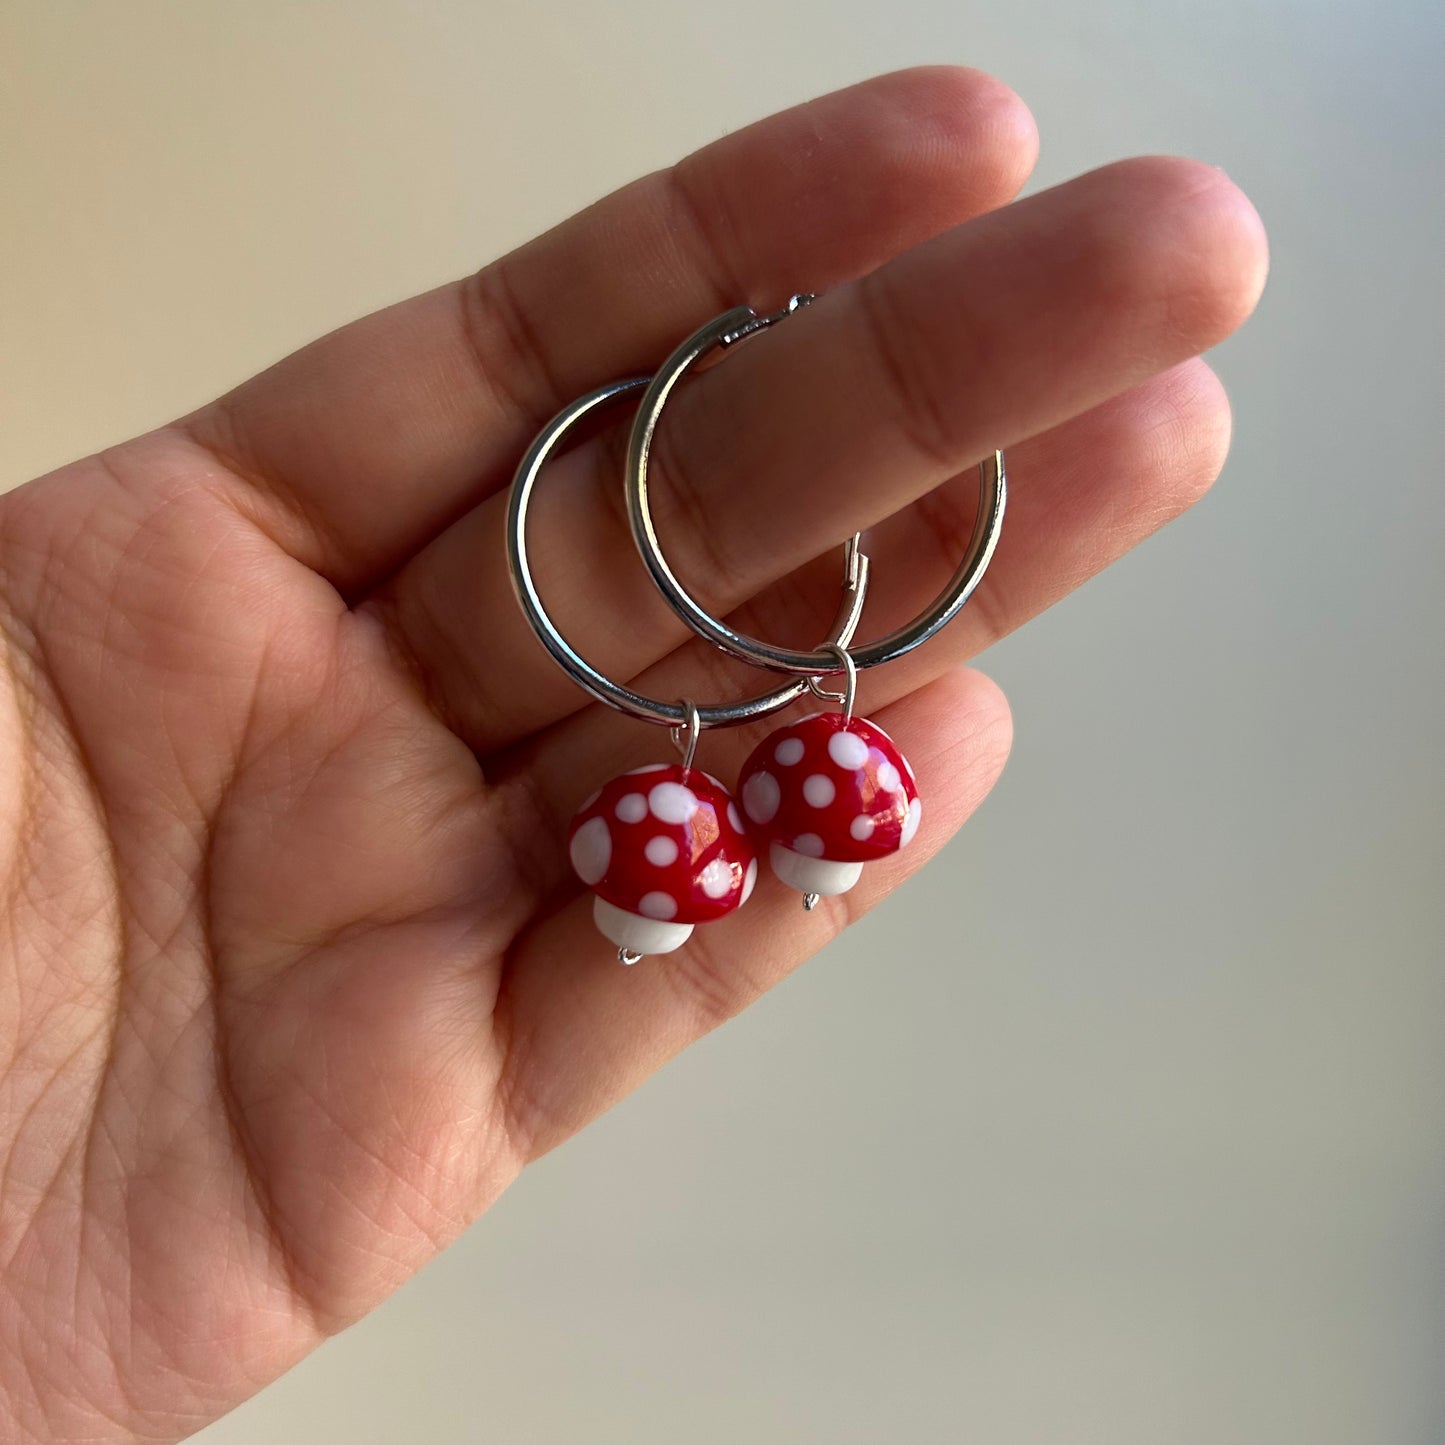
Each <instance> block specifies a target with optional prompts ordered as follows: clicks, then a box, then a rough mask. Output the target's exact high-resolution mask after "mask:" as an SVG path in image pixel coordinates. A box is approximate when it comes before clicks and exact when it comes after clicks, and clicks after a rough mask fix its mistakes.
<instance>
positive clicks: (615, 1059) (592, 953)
mask: <svg viewBox="0 0 1445 1445" xmlns="http://www.w3.org/2000/svg"><path fill="white" fill-rule="evenodd" d="M874 718H875V720H876V721H877V722H878V723H879V725H880V726H882V727H883V728H885V729H887V731H888V732H890V733H891V734H892V735H893V736H894V737H895V738H897V739H898V740H899V742H900V745H901V746H902V747H903V749H904V751H905V752H906V753H907V755H908V758H909V761H910V762H911V763H912V765H913V768H914V772H915V773H916V774H917V777H918V784H919V793H920V796H921V797H922V798H923V800H924V812H923V822H922V826H921V827H920V829H919V832H918V835H917V837H916V838H915V839H914V840H913V842H912V844H911V845H910V846H909V847H908V848H907V849H906V850H904V851H903V852H901V853H898V854H896V855H894V856H893V857H892V858H889V859H886V860H883V861H880V862H877V863H870V864H869V865H868V866H867V867H866V868H865V869H864V872H863V877H862V879H861V880H860V882H859V883H858V884H857V886H856V887H855V888H854V889H853V890H852V891H851V892H849V893H846V894H843V895H841V896H840V897H837V898H832V899H824V900H822V902H821V903H820V905H819V907H818V908H817V909H816V910H815V911H813V912H811V913H805V912H804V911H803V909H802V908H801V907H800V906H799V900H798V895H797V893H795V892H792V891H790V890H788V889H786V888H784V886H783V885H782V884H780V883H778V882H777V881H776V880H775V879H773V878H771V877H770V876H768V875H767V870H766V868H764V870H763V876H762V877H761V878H760V879H759V881H758V886H757V891H756V893H755V894H754V896H753V897H752V899H751V900H750V901H749V903H748V906H747V907H746V908H745V909H742V910H741V911H740V912H738V913H737V914H734V915H733V916H731V917H729V918H727V919H723V920H721V921H720V922H717V923H712V924H708V925H707V926H706V927H700V928H699V929H698V930H697V931H696V932H695V933H694V934H693V936H692V938H691V939H690V940H689V942H688V943H687V944H686V945H685V946H684V947H683V948H682V949H680V950H679V951H678V952H676V953H673V954H667V955H664V956H661V957H655V958H647V959H644V960H643V961H642V962H641V963H640V964H639V965H637V966H636V967H634V968H621V967H618V966H617V965H616V964H615V963H613V962H612V961H611V959H610V956H609V955H610V949H609V947H608V945H607V944H606V943H605V942H604V941H603V940H602V939H601V938H600V936H599V935H598V933H597V931H596V929H595V928H594V927H593V923H592V909H591V898H590V896H586V897H581V898H578V899H575V900H574V901H572V902H571V903H569V904H568V905H567V906H565V907H564V908H562V909H561V910H560V911H559V912H557V913H555V914H553V915H552V916H551V917H549V918H547V919H545V920H544V921H543V922H541V923H539V924H538V925H537V926H536V927H535V928H533V929H532V930H530V931H529V932H528V933H526V934H524V935H522V937H521V938H520V939H519V940H518V941H517V944H516V945H515V947H514V949H513V951H512V956H511V958H510V960H509V962H508V967H507V973H506V976H505V978H504V980H503V983H502V991H501V994H500V996H499V998H498V1000H497V1021H498V1024H499V1025H500V1026H501V1028H502V1029H503V1030H504V1032H503V1035H502V1036H503V1038H504V1039H505V1040H506V1041H507V1059H506V1066H505V1072H504V1075H503V1079H502V1094H501V1097H502V1099H503V1101H504V1106H505V1108H506V1113H507V1122H508V1130H509V1134H510V1137H511V1140H512V1143H513V1146H514V1148H515V1149H516V1151H517V1154H518V1155H519V1161H518V1162H519V1163H524V1162H527V1161H529V1160H531V1159H534V1158H536V1157H537V1156H538V1155H540V1154H544V1153H546V1152H547V1150H549V1149H552V1148H555V1147H556V1146H557V1145H558V1144H560V1143H561V1142H562V1141H563V1140H564V1139H567V1138H568V1137H570V1136H571V1135H572V1134H574V1133H576V1132H577V1131H578V1130H579V1129H581V1128H582V1127H583V1126H584V1125H585V1124H587V1123H588V1122H590V1121H591V1120H592V1119H594V1118H596V1117H597V1116H598V1115H599V1114H601V1113H602V1112H603V1111H604V1110H606V1109H608V1108H610V1107H611V1106H612V1105H613V1104H614V1103H616V1102H617V1101H618V1100H619V1099H620V1098H622V1097H623V1096H624V1095H626V1094H627V1093H629V1092H630V1091H631V1090H632V1089H634V1088H636V1087H637V1085H638V1084H640V1083H641V1082H642V1081H643V1080H644V1079H645V1078H647V1076H648V1075H649V1074H651V1073H653V1072H654V1071H655V1070H656V1069H658V1068H659V1067H660V1066H661V1065H662V1064H664V1063H665V1062H666V1061H667V1060H668V1059H670V1058H671V1057H672V1056H673V1055H674V1054H677V1053H680V1052H681V1051H682V1050H683V1049H685V1048H686V1047H687V1046H688V1045H689V1044H691V1043H693V1042H694V1041H695V1040H696V1039H698V1038H701V1037H702V1035H703V1034H705V1033H708V1032H709V1031H710V1030H712V1029H714V1028H716V1027H717V1026H718V1025H719V1024H721V1023H723V1022H725V1021H726V1020H727V1019H729V1018H731V1017H732V1016H733V1015H734V1014H736V1013H739V1012H741V1010H742V1009H744V1008H746V1007H747V1005H748V1004H750V1003H752V1002H753V1001H754V1000H755V999H756V998H758V997H760V996H761V995H762V994H764V993H766V992H767V991H768V989H770V988H772V987H773V985H774V984H776V983H778V982H779V981H780V980H782V979H783V978H784V977H786V975H787V974H789V973H790V972H791V971H792V970H793V969H794V968H796V967H797V966H798V965H799V964H800V963H802V962H803V961H804V960H805V959H807V958H808V957H810V956H811V955H812V954H814V953H816V952H817V951H818V950H819V949H820V948H822V947H823V946H824V945H825V944H827V943H829V942H830V941H831V940H832V939H833V938H835V937H837V935H838V934H839V933H841V932H842V931H843V930H844V929H845V928H846V927H848V925H849V924H850V923H853V922H855V921H856V920H857V919H858V918H860V917H861V916H862V915H863V914H864V913H866V912H867V911H868V910H869V909H871V908H872V907H873V906H874V905H875V904H877V903H879V902H881V901H882V900H883V899H884V898H886V897H887V896H888V895H889V894H890V893H891V892H892V891H893V890H894V889H895V888H896V887H898V885H899V884H900V883H902V882H903V881H904V879H906V878H907V877H909V875H910V874H912V873H914V872H916V871H917V870H918V869H919V868H920V867H922V866H923V864H925V863H926V862H927V861H928V860H929V859H930V858H931V857H932V856H933V855H934V854H935V853H936V852H938V850H939V849H940V848H942V847H943V845H944V844H945V843H947V842H948V840H949V839H950V838H951V837H952V836H953V835H954V833H956V832H957V831H958V829H959V828H960V827H962V825H963V823H964V822H965V821H966V820H967V818H968V817H969V815H970V814H971V813H972V812H973V811H974V809H975V808H977V807H978V805H979V804H980V803H981V802H982V801H983V799H984V798H985V797H986V796H987V795H988V792H989V790H990V789H991V788H992V787H993V785H994V783H995V782H996V781H997V780H998V776H999V774H1000V773H1001V772H1002V771H1003V766H1004V762H1005V760H1006V759H1007V757H1008V751H1009V745H1010V743H1011V741H1012V722H1011V719H1010V716H1009V710H1008V703H1007V702H1006V700H1005V699H1004V696H1003V693H1002V692H1001V691H1000V690H999V688H998V686H997V685H996V684H995V683H993V682H992V681H990V679H988V678H987V677H985V676H984V675H983V674H982V673H980V672H976V671H973V670H959V671H955V672H950V673H947V674H945V675H944V676H943V677H941V678H939V679H937V680H936V681H934V682H932V683H930V684H929V685H928V686H926V687H923V688H921V689H919V690H918V691H917V692H914V693H911V694H909V695H908V696H907V697H904V698H901V699H900V700H898V701H897V702H894V703H892V704H891V705H889V706H888V707H886V708H884V709H882V710H881V711H880V712H878V713H876V714H875V715H874Z"/></svg>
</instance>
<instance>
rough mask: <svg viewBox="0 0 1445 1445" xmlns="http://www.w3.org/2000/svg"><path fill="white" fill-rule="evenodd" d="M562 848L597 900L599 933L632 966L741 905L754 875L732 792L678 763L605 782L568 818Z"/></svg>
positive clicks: (755, 868)
mask: <svg viewBox="0 0 1445 1445" xmlns="http://www.w3.org/2000/svg"><path fill="white" fill-rule="evenodd" d="M568 852H569V853H570V855H571V858H572V867H573V868H574V869H575V870H576V873H577V876H578V877H579V878H580V879H581V880H582V881H583V882H584V883H585V884H586V885H587V886H588V887H589V888H590V889H592V891H593V892H594V893H595V894H596V895H597V897H596V901H595V902H594V904H593V906H592V916H593V918H594V920H595V921H596V923H597V927H598V928H599V929H600V930H601V932H602V933H603V934H604V935H605V936H606V937H607V938H609V939H611V940H612V942H613V943H615V944H616V945H617V947H618V950H619V956H622V957H626V960H627V961H628V962H635V961H636V956H637V955H639V954H644V953H671V952H672V950H673V949H675V948H680V947H681V946H682V945H683V944H684V943H686V942H687V939H688V936H689V935H690V934H691V933H692V928H693V924H695V923H708V922H710V921H711V920H712V919H714V918H721V917H723V916H724V915H725V914H728V913H731V912H732V911H733V909H735V908H737V907H739V906H741V905H742V904H743V903H744V902H746V901H747V897H748V895H749V894H750V893H751V892H752V891H753V884H754V883H755V882H756V881H757V876H758V862H757V854H756V851H755V850H754V848H753V844H752V842H751V840H750V839H749V838H748V835H747V833H746V832H745V831H744V828H743V820H742V818H741V817H740V816H739V814H738V810H737V804H736V803H734V802H733V798H732V794H731V793H729V792H728V790H727V789H726V788H725V787H723V785H722V784H721V783H720V782H718V780H717V779H716V778H714V777H712V776H711V775H710V774H708V773H704V772H702V771H701V770H700V769H698V768H684V767H683V766H682V765H681V764H680V763H673V764H663V763H654V764H652V765H651V766H650V767H646V768H637V769H634V771H632V772H630V773H623V774H622V775H621V776H620V777H616V778H613V779H612V781H611V782H609V783H607V784H605V785H604V786H603V787H602V788H601V789H599V790H598V791H597V792H596V793H594V794H593V795H592V797H591V798H589V799H588V800H587V802H586V803H584V804H583V805H582V807H581V809H580V810H579V811H578V813H577V816H576V817H574V818H573V819H572V827H571V830H570V832H569V834H568ZM629 955H630V957H629Z"/></svg>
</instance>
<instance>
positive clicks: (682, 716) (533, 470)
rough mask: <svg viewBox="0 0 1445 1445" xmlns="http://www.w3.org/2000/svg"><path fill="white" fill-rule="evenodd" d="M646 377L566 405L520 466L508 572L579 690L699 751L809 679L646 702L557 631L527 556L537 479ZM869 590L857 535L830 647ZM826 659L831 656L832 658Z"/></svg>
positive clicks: (795, 694) (850, 628) (851, 623)
mask: <svg viewBox="0 0 1445 1445" xmlns="http://www.w3.org/2000/svg"><path fill="white" fill-rule="evenodd" d="M648 380H649V378H647V377H645V376H641V377H633V378H631V379H629V380H627V381H615V382H612V383H611V384H610V385H608V386H600V387H598V388H597V390H596V391H590V392H588V393H587V395H586V396H582V397H578V399H577V400H576V401H574V402H572V403H570V404H569V405H568V406H565V407H564V408H563V409H562V410H561V411H559V412H558V413H557V415H556V416H554V417H553V418H552V420H551V421H549V422H548V423H547V425H546V426H544V427H543V428H542V430H541V431H540V432H539V433H538V434H537V436H536V438H535V439H534V440H533V442H532V445H531V446H530V447H528V448H527V453H526V455H525V456H524V457H523V458H522V460H521V463H520V464H519V465H518V467H517V473H516V476H515V478H514V479H513V482H512V495H511V500H510V502H509V504H508V507H507V571H508V572H509V574H510V576H511V579H512V590H513V591H514V592H515V593H516V595H517V602H518V603H519V604H520V606H521V608H522V613H523V615H524V616H525V617H526V619H527V621H528V622H529V623H530V624H531V627H532V630H533V631H534V632H535V633H536V634H537V637H538V638H539V639H540V641H541V643H542V645H543V647H545V648H546V649H547V651H548V652H549V653H551V655H552V658H553V660H554V661H555V662H556V663H557V664H558V665H559V666H560V667H561V668H562V669H563V671H565V672H566V673H567V674H568V675H569V676H570V677H571V678H572V680H573V681H574V682H576V683H577V684H578V686H579V687H581V688H582V689H583V690H584V691H585V692H587V693H588V694H589V695H590V696H592V697H594V698H596V699H597V701H598V702H605V703H606V704H607V705H608V706H609V707H615V708H617V709H618V710H619V711H620V712H625V713H630V714H631V715H632V716H633V717H636V718H641V719H642V720H643V721H644V722H651V723H661V724H663V725H665V726H668V727H672V728H676V729H680V730H681V732H680V734H679V736H680V737H681V738H683V739H685V740H686V741H688V742H690V743H691V745H692V746H696V741H697V733H698V731H699V730H700V729H702V728H715V727H732V726H734V725H736V724H738V723H745V722H751V721H752V720H753V719H754V718H761V717H767V716H768V715H769V714H770V713H774V712H777V710H778V709H779V708H783V707H786V706H787V705H788V704H789V703H790V702H793V701H794V700H795V699H796V698H799V697H801V696H802V695H803V693H804V692H806V691H807V687H808V684H807V681H806V680H805V679H799V680H797V681H794V682H789V683H785V684H784V685H783V686H782V687H778V688H775V689H774V690H773V691H772V692H766V693H763V694H762V695H761V696H760V697H752V698H747V699H745V700H744V701H742V702H734V703H726V704H722V703H719V704H716V705H714V706H711V707H697V706H695V705H694V704H692V703H691V702H660V701H658V700H657V699H656V698H650V697H643V696H642V695H641V694H640V693H636V692H633V691H631V689H629V688H625V687H622V686H621V685H620V684H618V683H615V682H613V681H612V679H611V678H609V677H605V676H604V675H603V674H602V673H600V672H598V671H597V669H596V668H595V667H593V666H592V664H591V663H590V662H588V661H587V660H586V659H585V658H584V657H582V656H581V655H580V654H579V653H577V652H576V651H575V650H574V649H573V647H572V645H571V644H570V643H569V642H568V641H567V639H566V638H565V637H563V636H562V634H561V633H560V632H559V631H558V630H557V627H556V624H555V623H554V622H553V621H552V619H551V617H550V616H549V615H548V612H547V609H546V607H545V606H543V604H542V598H541V595H540V594H539V593H538V591H537V584H536V583H535V581H534V580H533V578H532V568H531V564H530V562H529V560H528V557H527V508H528V505H529V504H530V502H531V496H532V488H533V487H534V486H535V485H536V482H537V477H538V474H539V473H540V472H541V470H542V468H543V467H544V466H545V465H546V464H547V462H548V460H549V459H550V457H551V455H552V453H553V452H554V451H555V450H556V448H557V446H558V445H559V444H560V443H561V441H562V439H563V438H564V437H565V436H566V435H567V433H568V432H569V431H571V429H572V428H573V427H574V426H576V425H577V424H578V422H580V421H581V420H582V419H583V417H585V416H588V415H589V414H590V413H591V412H593V411H594V410H595V409H596V408H598V407H600V406H605V405H606V404H607V403H608V402H611V401H615V400H617V398H619V397H623V396H626V395H628V394H629V393H631V392H635V391H641V390H642V388H643V387H645V386H646V385H647V384H648ZM867 593H868V558H867V557H866V556H864V554H863V553H862V552H860V551H859V550H858V537H857V536H856V535H855V536H854V537H853V538H852V539H851V540H850V541H849V543H848V545H847V551H846V559H845V563H844V569H843V601H842V604H841V606H840V607H839V609H838V615H837V616H836V617H835V618H834V619H833V626H832V628H831V630H830V631H829V633H828V643H827V645H828V646H840V647H846V646H847V645H848V643H849V641H850V640H851V639H852V636H853V632H854V629H855V628H856V627H857V626H858V619H859V617H861V616H862V614H863V601H864V598H865V597H866V596H867ZM828 656H830V657H831V656H832V654H828Z"/></svg>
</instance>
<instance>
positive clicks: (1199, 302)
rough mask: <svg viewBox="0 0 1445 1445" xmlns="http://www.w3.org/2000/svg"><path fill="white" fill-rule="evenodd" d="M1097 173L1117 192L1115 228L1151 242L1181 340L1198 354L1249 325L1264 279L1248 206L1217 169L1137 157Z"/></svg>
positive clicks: (1264, 260) (1264, 248) (1254, 217)
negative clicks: (1104, 174)
mask: <svg viewBox="0 0 1445 1445" xmlns="http://www.w3.org/2000/svg"><path fill="white" fill-rule="evenodd" d="M1104 169H1105V171H1107V172H1109V173H1110V174H1111V179H1112V180H1113V183H1114V184H1115V185H1116V186H1117V187H1118V192H1117V200H1116V207H1117V211H1118V213H1119V219H1120V220H1121V222H1122V224H1124V225H1126V226H1129V227H1131V228H1138V229H1139V230H1140V231H1141V232H1142V234H1143V235H1144V236H1146V237H1147V238H1148V240H1149V242H1150V243H1151V250H1152V252H1153V254H1154V255H1155V256H1156V257H1157V258H1158V264H1159V268H1160V276H1159V278H1158V279H1159V280H1160V281H1161V283H1163V284H1165V285H1167V287H1168V289H1169V292H1170V299H1171V307H1172V310H1173V313H1174V316H1175V320H1176V323H1177V326H1178V329H1179V331H1180V332H1181V334H1182V335H1184V336H1186V337H1187V338H1188V340H1189V341H1190V343H1191V344H1193V345H1195V346H1197V347H1199V348H1200V349H1203V348H1205V347H1208V346H1213V345H1216V344H1217V343H1218V342H1220V341H1223V340H1224V338H1225V337H1226V336H1228V335H1230V334H1231V333H1232V332H1233V331H1236V330H1237V329H1238V328H1239V327H1240V326H1242V325H1243V324H1244V322H1245V321H1247V320H1248V319H1249V316H1250V314H1251V313H1252V312H1253V311H1254V309H1255V307H1256V306H1257V305H1258V303H1259V298H1260V296H1261V295H1262V293H1263V291H1264V285H1265V280H1266V278H1267V275H1268V272H1269V241H1268V237H1267V235H1266V233H1265V229H1264V222H1263V221H1262V220H1261V219H1260V215H1259V212H1258V211H1257V210H1256V209H1255V207H1254V204H1253V202H1252V201H1251V200H1250V199H1249V197H1248V196H1246V195H1245V193H1244V192H1243V191H1242V190H1241V189H1240V188H1239V187H1238V186H1237V185H1236V184H1235V183H1234V182H1233V181H1232V180H1231V179H1230V178H1229V176H1227V175H1226V174H1225V172H1224V171H1223V170H1221V169H1220V168H1219V167H1218V166H1213V165H1208V164H1206V163H1205V162H1203V161H1196V160H1190V159H1188V158H1186V157H1183V156H1168V155H1154V156H1136V157H1134V158H1133V159H1131V160H1127V161H1119V162H1116V163H1115V164H1114V165H1112V166H1109V167H1105V168H1104ZM1181 262H1183V263H1184V264H1181Z"/></svg>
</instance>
